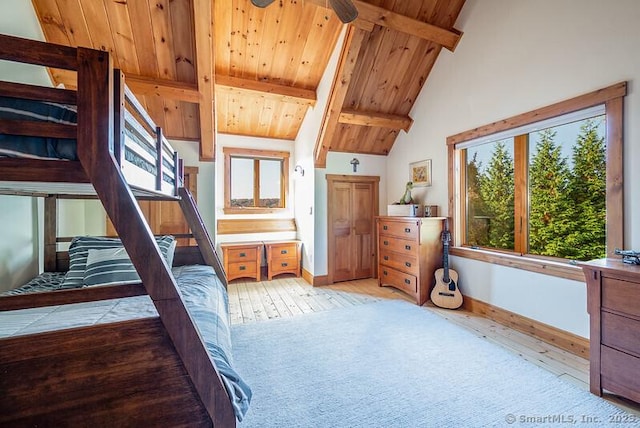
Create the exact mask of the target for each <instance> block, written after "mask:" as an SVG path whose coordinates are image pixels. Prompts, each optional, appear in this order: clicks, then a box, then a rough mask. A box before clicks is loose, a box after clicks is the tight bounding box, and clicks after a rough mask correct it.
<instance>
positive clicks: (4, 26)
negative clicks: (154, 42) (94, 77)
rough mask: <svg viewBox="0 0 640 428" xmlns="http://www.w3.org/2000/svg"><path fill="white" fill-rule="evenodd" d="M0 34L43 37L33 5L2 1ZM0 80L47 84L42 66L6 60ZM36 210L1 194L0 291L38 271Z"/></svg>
mask: <svg viewBox="0 0 640 428" xmlns="http://www.w3.org/2000/svg"><path fill="white" fill-rule="evenodd" d="M0 33H3V34H10V35H14V36H19V37H25V38H30V39H36V40H44V36H43V35H42V31H41V30H40V25H39V24H38V20H37V18H36V14H35V11H34V10H33V6H32V5H31V2H28V1H24V0H5V1H3V3H2V13H1V14H0ZM0 79H1V80H8V81H12V82H20V83H32V84H38V85H50V82H49V79H48V77H47V73H46V71H45V70H44V69H43V68H41V67H34V66H30V65H25V64H17V63H12V62H6V61H0ZM39 207H40V208H39ZM39 212H42V204H38V202H37V200H36V198H29V197H24V196H0V237H1V239H0V291H2V290H9V289H11V288H15V287H17V286H19V285H22V284H24V283H25V282H26V281H28V280H30V279H31V278H33V277H34V276H35V275H37V274H38V273H39V270H40V266H39V264H40V263H39V253H40V251H39V247H38V245H37V243H38V242H39V239H38V236H39V222H38V218H39V215H38V213H39Z"/></svg>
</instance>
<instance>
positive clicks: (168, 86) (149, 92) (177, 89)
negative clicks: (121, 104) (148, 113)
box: [125, 74, 200, 103]
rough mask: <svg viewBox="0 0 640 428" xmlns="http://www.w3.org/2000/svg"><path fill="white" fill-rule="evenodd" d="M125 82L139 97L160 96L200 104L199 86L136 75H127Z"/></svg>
mask: <svg viewBox="0 0 640 428" xmlns="http://www.w3.org/2000/svg"><path fill="white" fill-rule="evenodd" d="M125 82H126V83H127V86H128V87H129V89H131V91H133V93H135V94H136V95H137V96H145V97H146V96H158V97H161V98H170V99H172V100H178V101H187V102H190V103H199V102H200V92H199V91H198V86H197V85H195V84H193V83H183V82H176V81H173V80H166V79H153V78H150V77H144V76H138V75H135V74H125Z"/></svg>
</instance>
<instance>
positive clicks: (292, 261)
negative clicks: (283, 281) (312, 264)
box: [269, 257, 298, 275]
mask: <svg viewBox="0 0 640 428" xmlns="http://www.w3.org/2000/svg"><path fill="white" fill-rule="evenodd" d="M269 269H271V272H272V275H277V274H279V273H282V272H294V271H297V270H298V259H296V258H295V257H289V258H286V259H283V258H278V259H277V260H276V259H274V260H272V261H271V265H270V266H269Z"/></svg>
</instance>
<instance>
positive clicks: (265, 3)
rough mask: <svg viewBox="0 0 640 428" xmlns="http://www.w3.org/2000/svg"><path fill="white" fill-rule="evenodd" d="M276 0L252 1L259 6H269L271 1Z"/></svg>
mask: <svg viewBox="0 0 640 428" xmlns="http://www.w3.org/2000/svg"><path fill="white" fill-rule="evenodd" d="M273 1H274V0H251V3H252V4H253V5H254V6H258V7H267V6H269V5H270V4H271V3H273Z"/></svg>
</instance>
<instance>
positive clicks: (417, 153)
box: [387, 0, 640, 337]
mask: <svg viewBox="0 0 640 428" xmlns="http://www.w3.org/2000/svg"><path fill="white" fill-rule="evenodd" d="M639 21H640V2H637V1H635V0H616V1H613V2H603V1H599V0H564V1H561V2H558V1H553V0H519V1H511V0H482V1H478V0H468V1H467V3H466V4H465V6H464V8H463V10H462V13H461V15H460V17H459V19H458V22H457V24H456V28H457V29H459V30H462V31H464V35H463V37H462V39H461V41H460V44H459V45H458V48H457V49H456V51H455V52H454V53H451V52H449V51H446V50H443V51H442V53H441V54H440V57H439V58H438V61H437V63H436V65H435V67H434V69H433V71H432V72H431V74H430V76H429V78H428V79H427V82H426V84H425V87H424V88H423V90H422V92H421V94H420V96H419V97H418V99H417V101H416V104H415V106H414V108H413V111H412V113H411V116H412V117H413V118H414V119H415V123H414V125H413V127H412V129H411V131H410V133H409V134H408V135H400V137H399V138H398V141H397V142H396V144H395V145H394V147H393V150H392V151H391V153H390V155H389V158H388V163H387V173H388V176H389V184H388V187H387V189H388V193H387V200H392V199H394V198H397V196H396V192H397V189H398V188H400V187H401V186H402V185H403V182H404V181H405V180H406V174H405V173H401V174H400V173H396V172H397V171H405V170H406V168H407V166H408V163H409V162H412V161H414V160H419V159H433V183H434V184H433V187H430V188H427V196H426V197H427V200H428V201H429V203H433V204H437V205H439V207H440V209H441V210H443V211H444V213H446V209H447V168H446V161H447V152H446V145H445V141H446V138H447V136H450V135H453V134H456V133H459V132H462V131H466V130H469V129H472V128H475V127H477V126H480V125H485V124H488V123H491V122H494V121H497V120H500V119H504V118H507V117H510V116H513V115H516V114H519V113H524V112H527V111H530V110H534V109H536V108H540V107H543V106H546V105H549V104H552V103H555V102H558V101H562V100H565V99H569V98H571V97H574V96H577V95H581V94H584V93H587V92H590V91H593V90H596V89H599V88H603V87H606V86H609V85H612V84H614V83H617V82H620V81H622V80H627V81H629V95H628V96H627V97H626V100H625V129H624V138H625V147H624V156H625V160H624V167H625V176H624V179H625V183H626V185H625V242H626V247H627V248H635V249H638V248H639V247H640V226H638V221H637V220H638V216H639V215H640V192H639V191H638V188H637V184H636V183H638V182H640V180H639V178H640V170H638V168H635V169H634V168H633V167H632V166H633V165H634V164H637V163H638V162H639V161H640V149H639V148H638V145H637V144H636V141H637V140H638V138H639V136H640V121H638V120H635V118H636V117H637V116H638V115H639V114H640V94H639V93H638V92H637V91H635V82H636V79H638V78H639V77H640V57H639V56H638V55H636V51H637V49H638V41H639V40H640V26H638V22H639ZM634 186H635V188H634ZM451 266H452V267H453V268H454V269H456V270H457V271H458V272H459V274H460V287H461V288H462V291H463V292H464V293H465V294H467V295H469V296H471V297H473V298H476V299H479V300H483V301H485V302H488V303H491V304H493V305H496V306H499V307H502V308H505V309H507V310H510V311H514V312H517V313H520V314H522V315H524V316H526V317H529V318H533V319H536V320H538V321H541V322H543V323H547V324H550V325H553V326H556V327H558V328H561V329H564V330H567V331H570V332H573V333H575V334H578V335H581V336H584V337H588V319H589V318H588V314H587V312H586V289H585V285H584V283H582V282H577V281H569V280H563V279H559V278H554V277H551V276H545V275H540V274H534V273H531V272H526V271H522V270H518V269H512V268H507V267H502V266H493V265H488V264H486V263H483V262H478V261H472V260H467V259H463V258H460V257H452V259H451Z"/></svg>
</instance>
